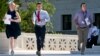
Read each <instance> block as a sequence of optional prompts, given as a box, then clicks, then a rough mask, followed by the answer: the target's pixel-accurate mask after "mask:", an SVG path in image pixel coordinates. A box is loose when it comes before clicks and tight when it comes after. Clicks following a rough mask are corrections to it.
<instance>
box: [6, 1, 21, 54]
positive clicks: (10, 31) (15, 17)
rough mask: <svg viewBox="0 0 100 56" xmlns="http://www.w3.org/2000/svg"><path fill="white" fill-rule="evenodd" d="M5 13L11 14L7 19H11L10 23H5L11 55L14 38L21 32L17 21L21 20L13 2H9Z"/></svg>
mask: <svg viewBox="0 0 100 56" xmlns="http://www.w3.org/2000/svg"><path fill="white" fill-rule="evenodd" d="M6 14H7V15H11V18H10V19H9V20H10V21H11V24H10V25H7V24H6V35H7V38H8V39H10V46H11V55H13V54H14V46H15V42H16V39H17V38H18V36H19V35H20V34H21V30H20V26H19V22H21V18H20V15H19V13H18V12H17V11H16V5H15V3H13V2H12V3H9V9H8V11H7V13H6ZM4 20H5V19H4Z"/></svg>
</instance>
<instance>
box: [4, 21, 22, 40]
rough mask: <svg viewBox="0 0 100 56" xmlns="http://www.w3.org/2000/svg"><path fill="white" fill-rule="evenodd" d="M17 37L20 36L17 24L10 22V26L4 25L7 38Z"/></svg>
mask: <svg viewBox="0 0 100 56" xmlns="http://www.w3.org/2000/svg"><path fill="white" fill-rule="evenodd" d="M19 35H21V29H20V26H19V23H15V22H12V23H11V25H6V36H7V38H10V37H14V39H17V38H18V36H19Z"/></svg>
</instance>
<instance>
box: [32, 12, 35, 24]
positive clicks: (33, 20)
mask: <svg viewBox="0 0 100 56" xmlns="http://www.w3.org/2000/svg"><path fill="white" fill-rule="evenodd" d="M35 21H36V15H35V13H33V17H32V22H33V23H34V24H35Z"/></svg>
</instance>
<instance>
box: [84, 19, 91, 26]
mask: <svg viewBox="0 0 100 56" xmlns="http://www.w3.org/2000/svg"><path fill="white" fill-rule="evenodd" d="M85 22H86V24H87V26H89V25H90V21H89V18H85Z"/></svg>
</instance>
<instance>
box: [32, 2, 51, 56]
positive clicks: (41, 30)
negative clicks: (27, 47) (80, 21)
mask: <svg viewBox="0 0 100 56" xmlns="http://www.w3.org/2000/svg"><path fill="white" fill-rule="evenodd" d="M36 6H37V10H36V11H35V12H34V13H33V18H32V21H33V24H34V25H35V34H36V39H37V52H36V54H37V55H38V56H41V48H43V47H44V40H45V33H46V27H45V25H46V22H49V21H50V17H49V14H48V12H47V11H45V10H42V3H41V2H39V3H37V4H36Z"/></svg>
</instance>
